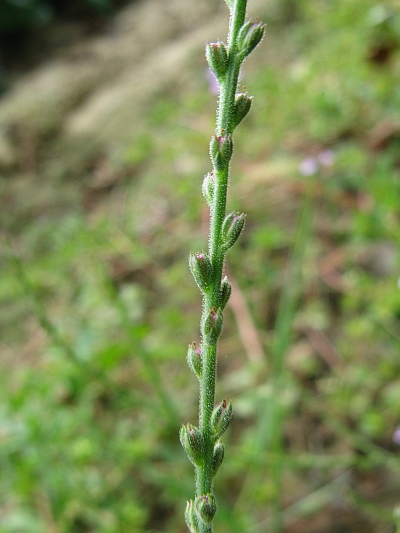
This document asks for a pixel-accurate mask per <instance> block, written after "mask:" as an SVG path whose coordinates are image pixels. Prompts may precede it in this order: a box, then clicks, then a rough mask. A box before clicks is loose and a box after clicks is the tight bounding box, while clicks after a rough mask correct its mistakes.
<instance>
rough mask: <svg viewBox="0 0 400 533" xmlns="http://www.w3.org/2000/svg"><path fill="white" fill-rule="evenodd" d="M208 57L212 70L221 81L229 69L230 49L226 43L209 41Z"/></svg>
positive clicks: (207, 46) (207, 47)
mask: <svg viewBox="0 0 400 533" xmlns="http://www.w3.org/2000/svg"><path fill="white" fill-rule="evenodd" d="M206 59H207V63H208V66H209V67H210V70H211V72H212V73H213V74H214V76H215V77H216V78H217V80H218V81H219V82H221V81H222V80H223V78H224V77H225V74H226V72H227V70H228V50H227V48H226V45H225V43H223V42H221V41H218V42H217V43H207V45H206Z"/></svg>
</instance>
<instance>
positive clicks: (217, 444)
mask: <svg viewBox="0 0 400 533" xmlns="http://www.w3.org/2000/svg"><path fill="white" fill-rule="evenodd" d="M231 420H232V404H231V402H229V403H228V404H227V402H226V400H223V401H222V402H221V403H219V404H218V405H217V406H216V407H215V408H214V410H213V412H212V415H211V438H212V441H213V454H212V459H211V465H210V468H211V472H210V474H211V477H212V478H213V477H214V476H215V474H216V473H217V471H218V468H219V467H220V466H221V463H222V461H223V459H224V453H225V448H224V445H223V443H222V442H221V441H220V440H219V439H220V437H221V436H222V435H223V434H224V433H225V431H226V429H227V428H228V426H229V423H230V421H231ZM180 439H181V443H182V446H183V448H184V449H185V451H186V453H187V456H188V457H189V459H190V461H191V462H192V463H193V465H194V466H196V467H198V468H201V467H202V466H203V465H202V461H203V453H204V438H203V436H202V435H201V432H200V430H199V429H198V428H196V427H194V426H192V425H191V424H187V425H186V426H183V427H182V428H181V431H180ZM216 512H217V503H216V501H215V496H214V494H212V493H207V494H202V495H200V496H196V498H195V499H194V501H193V500H190V501H189V502H188V503H187V505H186V511H185V519H186V524H187V526H188V527H189V530H190V532H191V533H199V532H200V531H203V526H204V525H207V524H211V523H212V520H213V518H214V515H215V513H216Z"/></svg>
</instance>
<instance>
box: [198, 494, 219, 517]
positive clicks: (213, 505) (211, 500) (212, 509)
mask: <svg viewBox="0 0 400 533" xmlns="http://www.w3.org/2000/svg"><path fill="white" fill-rule="evenodd" d="M194 505H195V508H196V511H197V514H198V516H199V518H200V520H201V521H202V522H204V523H205V524H207V525H209V524H211V523H212V521H213V519H214V516H215V513H216V512H217V502H216V501H215V496H214V494H203V495H202V496H197V497H196V498H195V500H194Z"/></svg>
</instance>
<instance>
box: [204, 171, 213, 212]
mask: <svg viewBox="0 0 400 533" xmlns="http://www.w3.org/2000/svg"><path fill="white" fill-rule="evenodd" d="M214 189H215V176H214V174H213V173H212V172H209V173H208V174H206V175H205V176H204V181H203V186H202V192H203V196H204V198H205V199H206V201H207V203H208V205H209V206H210V207H211V205H212V201H213V198H214Z"/></svg>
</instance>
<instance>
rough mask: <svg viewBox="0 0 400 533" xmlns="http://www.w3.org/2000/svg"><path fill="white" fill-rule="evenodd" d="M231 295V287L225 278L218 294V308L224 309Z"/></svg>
mask: <svg viewBox="0 0 400 533" xmlns="http://www.w3.org/2000/svg"><path fill="white" fill-rule="evenodd" d="M231 294H232V286H231V284H230V283H229V281H228V278H227V277H226V276H225V277H224V279H223V280H222V283H221V291H220V293H219V306H220V307H221V309H222V310H223V309H225V306H226V304H227V303H228V300H229V298H230V297H231Z"/></svg>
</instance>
